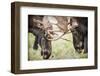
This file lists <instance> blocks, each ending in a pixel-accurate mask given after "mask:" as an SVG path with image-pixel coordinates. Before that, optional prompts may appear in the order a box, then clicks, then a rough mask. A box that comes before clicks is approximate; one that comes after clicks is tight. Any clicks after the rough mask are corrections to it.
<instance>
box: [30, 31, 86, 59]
mask: <svg viewBox="0 0 100 76" xmlns="http://www.w3.org/2000/svg"><path fill="white" fill-rule="evenodd" d="M63 38H64V39H68V40H69V41H66V40H63V39H59V40H56V41H52V55H51V57H50V58H49V59H50V60H52V59H80V58H87V57H88V55H87V54H79V53H77V52H76V51H75V49H74V47H73V43H72V42H73V39H72V34H71V33H70V34H66V35H64V36H63ZM34 40H35V37H34V35H33V34H32V33H28V60H43V59H42V56H41V54H40V52H41V48H40V47H39V48H38V50H34V49H33V44H34Z"/></svg>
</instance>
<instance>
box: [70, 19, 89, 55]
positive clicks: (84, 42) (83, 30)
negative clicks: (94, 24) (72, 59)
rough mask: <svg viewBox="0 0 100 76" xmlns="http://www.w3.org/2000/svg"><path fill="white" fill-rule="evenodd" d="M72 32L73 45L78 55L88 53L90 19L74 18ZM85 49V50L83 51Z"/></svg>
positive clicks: (71, 21) (71, 20)
mask: <svg viewBox="0 0 100 76" xmlns="http://www.w3.org/2000/svg"><path fill="white" fill-rule="evenodd" d="M70 23H71V24H70V26H71V28H70V30H71V32H72V36H73V45H74V48H75V50H76V51H77V52H78V53H87V52H88V47H87V46H88V18H87V17H72V18H71V19H70ZM83 49H84V50H83Z"/></svg>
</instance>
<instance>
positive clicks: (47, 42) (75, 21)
mask: <svg viewBox="0 0 100 76" xmlns="http://www.w3.org/2000/svg"><path fill="white" fill-rule="evenodd" d="M28 17H29V18H28V32H31V33H32V34H33V35H34V36H35V42H34V45H33V49H38V46H40V48H41V56H43V59H49V58H50V56H51V53H52V41H54V40H58V39H60V38H62V36H63V35H65V34H67V33H70V32H69V31H71V33H72V36H73V45H74V48H75V50H76V51H77V52H78V53H80V52H82V49H84V52H87V45H88V43H87V41H88V38H87V34H88V33H87V29H88V27H87V18H86V17H64V16H51V17H52V19H53V20H52V19H49V18H50V16H49V17H48V16H43V15H29V16H28ZM55 27H56V28H55ZM66 48H67V47H66Z"/></svg>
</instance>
